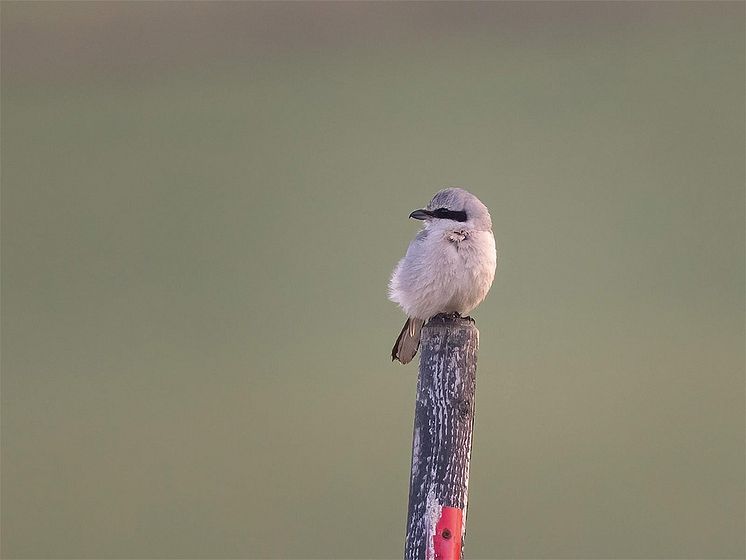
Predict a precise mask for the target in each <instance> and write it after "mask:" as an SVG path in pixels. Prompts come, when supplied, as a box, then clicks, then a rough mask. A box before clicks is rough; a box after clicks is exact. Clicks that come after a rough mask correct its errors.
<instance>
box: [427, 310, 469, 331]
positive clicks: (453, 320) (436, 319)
mask: <svg viewBox="0 0 746 560" xmlns="http://www.w3.org/2000/svg"><path fill="white" fill-rule="evenodd" d="M427 327H451V328H453V327H456V328H474V329H475V328H477V326H476V324H475V322H474V319H472V318H471V317H462V316H461V315H459V314H458V313H438V314H437V315H435V316H433V317H431V318H430V319H429V320H428V322H427V323H426V324H425V328H427Z"/></svg>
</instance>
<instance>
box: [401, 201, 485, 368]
mask: <svg viewBox="0 0 746 560" xmlns="http://www.w3.org/2000/svg"><path fill="white" fill-rule="evenodd" d="M409 217H410V218H414V219H416V220H423V221H424V222H425V224H424V227H423V228H422V229H421V230H420V232H419V233H418V234H417V236H416V237H415V238H414V239H413V240H412V242H411V243H410V244H409V248H408V249H407V254H406V255H405V256H404V258H403V259H402V260H400V261H399V264H397V265H396V268H395V269H394V272H393V274H392V275H391V281H390V282H389V299H390V300H391V301H393V302H395V303H398V304H399V306H400V307H401V308H402V309H403V310H404V312H405V313H406V314H407V317H408V318H407V322H406V323H404V328H403V329H402V331H401V334H399V338H397V339H396V343H395V344H394V348H393V349H392V351H391V359H392V360H399V361H400V362H401V363H403V364H406V363H408V362H410V361H411V360H412V358H414V355H415V354H416V353H417V349H418V348H419V346H420V330H421V329H422V326H423V325H424V324H425V321H427V320H428V319H430V317H433V316H435V315H437V314H439V313H457V314H459V315H462V314H466V313H469V312H470V311H471V310H472V309H474V308H475V307H476V306H477V305H479V304H480V303H481V302H482V300H483V299H484V298H485V296H486V295H487V292H488V291H489V289H490V286H491V285H492V280H493V279H494V278H495V268H496V267H497V251H496V249H495V237H494V236H493V235H492V220H491V218H490V213H489V211H488V210H487V207H486V206H485V205H484V204H482V203H481V202H480V200H479V199H478V198H477V197H476V196H474V195H473V194H471V193H470V192H468V191H465V190H464V189H459V188H456V187H452V188H449V189H443V190H442V191H439V192H437V193H436V194H435V196H433V199H432V200H431V201H430V203H429V204H428V205H427V208H424V209H422V210H415V211H414V212H412V213H411V214H410V215H409Z"/></svg>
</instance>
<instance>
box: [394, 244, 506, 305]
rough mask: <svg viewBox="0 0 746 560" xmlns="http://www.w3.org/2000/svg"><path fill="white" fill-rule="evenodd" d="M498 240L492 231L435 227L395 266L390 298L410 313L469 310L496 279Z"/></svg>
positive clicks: (484, 294)
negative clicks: (437, 229) (447, 229)
mask: <svg viewBox="0 0 746 560" xmlns="http://www.w3.org/2000/svg"><path fill="white" fill-rule="evenodd" d="M496 264H497V255H496V251H495V238H494V237H493V235H492V232H489V231H460V230H450V231H444V230H441V231H430V232H427V234H426V235H423V236H422V238H421V239H416V240H415V241H413V242H412V244H411V245H410V247H409V250H408V251H407V255H406V256H405V257H404V258H403V259H402V260H401V261H400V262H399V264H398V266H397V267H396V269H395V270H394V273H393V276H392V278H391V283H390V297H391V299H392V300H393V301H395V302H397V303H398V304H399V305H400V306H401V307H402V308H403V309H404V311H405V312H406V313H407V315H408V316H410V317H417V318H420V319H429V318H430V317H432V316H433V315H437V314H438V313H451V312H457V313H460V314H467V313H469V312H470V311H471V310H473V309H474V308H475V307H476V306H477V305H479V303H480V302H481V301H482V300H483V299H484V298H485V296H486V295H487V292H488V291H489V289H490V286H491V285H492V281H493V279H494V277H495V267H496Z"/></svg>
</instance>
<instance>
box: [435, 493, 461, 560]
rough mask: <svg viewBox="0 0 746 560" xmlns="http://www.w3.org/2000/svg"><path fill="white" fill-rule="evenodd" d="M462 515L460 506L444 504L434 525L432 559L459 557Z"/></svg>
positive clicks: (447, 559)
mask: <svg viewBox="0 0 746 560" xmlns="http://www.w3.org/2000/svg"><path fill="white" fill-rule="evenodd" d="M463 519H464V516H463V511H462V510H461V509H460V508H455V507H448V506H445V507H443V509H442V510H441V512H440V519H439V520H438V523H437V524H436V525H435V535H433V545H434V547H433V548H434V550H435V558H434V560H460V559H461V524H462V522H463Z"/></svg>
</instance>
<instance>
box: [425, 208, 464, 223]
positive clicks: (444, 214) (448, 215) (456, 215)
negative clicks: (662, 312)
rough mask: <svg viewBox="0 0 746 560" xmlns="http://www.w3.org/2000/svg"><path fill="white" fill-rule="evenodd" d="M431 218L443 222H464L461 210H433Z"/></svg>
mask: <svg viewBox="0 0 746 560" xmlns="http://www.w3.org/2000/svg"><path fill="white" fill-rule="evenodd" d="M432 215H433V218H441V219H444V220H454V221H456V222H465V221H466V219H467V218H466V212H464V211H463V210H448V209H447V208H438V209H437V210H433V214H432Z"/></svg>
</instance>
